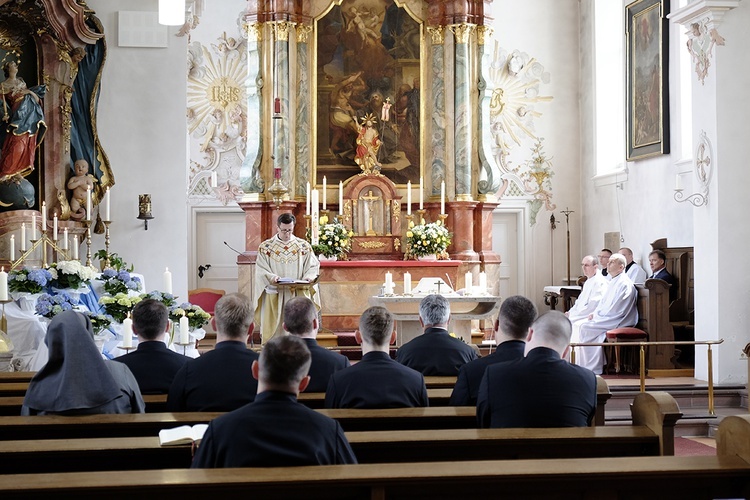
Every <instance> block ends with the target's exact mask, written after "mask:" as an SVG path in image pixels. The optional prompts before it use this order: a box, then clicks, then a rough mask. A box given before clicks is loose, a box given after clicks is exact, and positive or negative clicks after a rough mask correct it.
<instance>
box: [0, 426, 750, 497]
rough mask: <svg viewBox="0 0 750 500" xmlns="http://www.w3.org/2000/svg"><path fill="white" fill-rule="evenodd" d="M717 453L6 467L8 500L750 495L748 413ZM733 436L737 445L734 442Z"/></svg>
mask: <svg viewBox="0 0 750 500" xmlns="http://www.w3.org/2000/svg"><path fill="white" fill-rule="evenodd" d="M717 443H718V450H717V456H695V457H672V456H663V457H614V458H608V459H607V460H602V459H601V458H572V459H556V460H548V459H534V460H493V461H466V462H430V463H408V464H403V463H387V464H360V465H335V466H311V467H279V468H248V469H201V470H198V469H190V470H187V469H161V470H153V471H139V472H137V473H133V472H130V471H106V472H79V473H51V474H19V475H0V494H1V495H2V497H3V499H7V498H23V499H28V498H30V497H37V496H39V497H41V496H42V495H44V496H45V497H49V495H66V496H72V495H76V496H86V497H93V496H97V497H102V496H106V497H107V498H116V499H119V498H132V497H133V496H134V495H140V496H143V495H154V496H155V495H162V496H169V497H177V496H186V497H195V496H198V495H214V496H215V495H224V496H226V495H243V496H247V495H258V496H260V497H262V498H265V497H271V496H273V498H275V499H286V498H302V497H304V498H312V499H337V498H378V499H385V498H388V499H400V498H465V497H466V496H467V492H471V496H472V497H482V496H484V497H487V498H644V499H659V500H664V499H666V500H670V499H675V500H676V499H680V500H682V499H685V498H746V497H748V496H750V444H749V443H750V415H743V416H732V417H727V418H726V419H725V420H724V421H723V422H722V424H721V425H720V426H719V431H718V435H717ZM730 443H731V444H730Z"/></svg>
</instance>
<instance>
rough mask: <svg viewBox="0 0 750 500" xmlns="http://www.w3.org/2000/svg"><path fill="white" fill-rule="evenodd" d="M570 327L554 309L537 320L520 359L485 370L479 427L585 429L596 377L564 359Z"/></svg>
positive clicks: (591, 412) (591, 410)
mask: <svg viewBox="0 0 750 500" xmlns="http://www.w3.org/2000/svg"><path fill="white" fill-rule="evenodd" d="M571 332H572V328H571V325H570V320H568V318H566V317H565V315H564V314H563V313H561V312H559V311H550V312H548V313H546V314H543V315H541V316H539V318H537V320H536V321H535V322H534V324H533V325H532V326H531V330H530V331H529V337H528V339H527V340H526V357H525V358H523V359H519V360H516V361H506V362H504V363H498V364H496V365H492V366H490V367H488V368H487V370H486V371H485V372H484V378H483V379H482V384H481V385H480V387H479V396H478V398H477V419H478V420H479V427H586V426H588V425H589V424H590V423H591V420H592V419H593V418H594V412H595V411H596V375H594V373H593V372H592V371H591V370H588V369H586V368H582V367H580V366H576V365H572V364H570V363H568V362H567V361H565V359H563V358H565V356H566V354H567V352H568V349H569V343H570V334H571Z"/></svg>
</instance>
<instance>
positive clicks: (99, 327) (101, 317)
mask: <svg viewBox="0 0 750 500" xmlns="http://www.w3.org/2000/svg"><path fill="white" fill-rule="evenodd" d="M83 314H85V315H86V316H87V317H88V318H89V321H91V326H93V327H94V334H95V335H98V334H100V333H101V332H103V331H104V330H106V329H107V328H109V325H111V324H112V316H108V315H106V314H98V313H94V312H91V311H86V312H84V313H83Z"/></svg>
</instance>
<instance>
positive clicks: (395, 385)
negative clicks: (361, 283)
mask: <svg viewBox="0 0 750 500" xmlns="http://www.w3.org/2000/svg"><path fill="white" fill-rule="evenodd" d="M354 336H355V337H356V339H357V342H359V343H361V344H362V354H363V356H362V360H361V361H360V362H359V363H357V364H356V365H354V366H353V367H351V368H348V369H346V370H342V371H338V372H336V373H334V374H333V375H331V379H330V381H329V382H328V388H327V389H326V408H403V407H413V406H429V401H428V399H427V388H426V387H425V385H424V377H423V376H422V374H421V373H419V372H418V371H416V370H412V369H411V368H408V367H406V366H403V365H401V364H399V363H397V362H396V361H394V360H392V359H391V357H390V356H389V354H388V352H389V348H390V344H391V343H392V342H393V341H394V340H395V339H396V332H395V331H394V329H393V316H391V313H389V312H388V311H387V310H386V309H385V308H384V307H379V306H375V307H370V308H369V309H367V310H365V312H364V313H362V316H360V318H359V330H357V331H356V332H355V333H354Z"/></svg>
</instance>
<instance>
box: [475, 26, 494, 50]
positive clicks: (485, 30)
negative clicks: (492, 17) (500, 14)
mask: <svg viewBox="0 0 750 500" xmlns="http://www.w3.org/2000/svg"><path fill="white" fill-rule="evenodd" d="M494 31H495V30H494V29H492V26H487V25H482V26H477V43H478V44H479V45H484V44H485V43H486V41H487V40H488V39H490V38H492V33H493V32H494Z"/></svg>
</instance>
